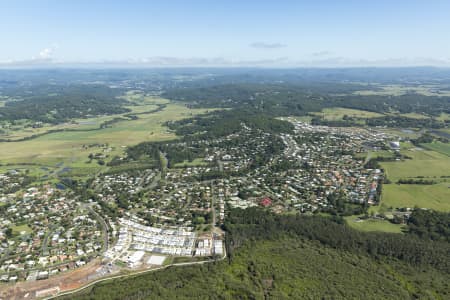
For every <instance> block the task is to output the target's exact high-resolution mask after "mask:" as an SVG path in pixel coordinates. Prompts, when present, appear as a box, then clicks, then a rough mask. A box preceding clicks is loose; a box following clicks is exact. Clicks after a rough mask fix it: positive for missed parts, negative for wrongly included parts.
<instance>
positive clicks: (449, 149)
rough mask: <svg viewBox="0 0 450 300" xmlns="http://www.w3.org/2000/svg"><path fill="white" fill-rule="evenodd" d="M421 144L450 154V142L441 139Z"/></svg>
mask: <svg viewBox="0 0 450 300" xmlns="http://www.w3.org/2000/svg"><path fill="white" fill-rule="evenodd" d="M420 146H422V147H423V148H426V149H429V150H434V151H436V152H439V153H441V154H444V155H447V156H450V143H442V142H439V141H434V142H432V143H426V144H420ZM449 159H450V158H449Z"/></svg>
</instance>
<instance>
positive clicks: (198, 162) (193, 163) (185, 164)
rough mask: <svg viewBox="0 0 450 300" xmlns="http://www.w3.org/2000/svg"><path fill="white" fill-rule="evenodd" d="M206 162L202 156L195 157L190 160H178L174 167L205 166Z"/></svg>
mask: <svg viewBox="0 0 450 300" xmlns="http://www.w3.org/2000/svg"><path fill="white" fill-rule="evenodd" d="M207 165H208V163H207V162H206V161H204V160H203V158H196V159H194V160H192V161H187V160H185V161H184V162H180V163H177V164H175V167H177V168H180V167H181V168H182V167H198V166H207Z"/></svg>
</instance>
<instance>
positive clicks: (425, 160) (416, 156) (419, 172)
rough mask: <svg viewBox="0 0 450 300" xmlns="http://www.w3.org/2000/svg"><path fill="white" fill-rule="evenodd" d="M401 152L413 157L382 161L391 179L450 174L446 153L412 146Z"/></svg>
mask: <svg viewBox="0 0 450 300" xmlns="http://www.w3.org/2000/svg"><path fill="white" fill-rule="evenodd" d="M401 152H402V154H404V155H407V156H408V157H411V159H407V160H403V161H393V162H383V163H382V166H383V167H384V168H385V169H386V173H387V176H388V178H389V179H390V180H391V181H396V180H398V179H400V178H417V177H421V176H423V177H429V178H439V177H441V176H450V160H449V159H448V156H446V155H444V154H441V153H438V152H436V151H430V150H423V149H420V148H412V149H409V150H404V151H401Z"/></svg>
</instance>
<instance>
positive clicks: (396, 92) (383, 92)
mask: <svg viewBox="0 0 450 300" xmlns="http://www.w3.org/2000/svg"><path fill="white" fill-rule="evenodd" d="M374 86H376V87H378V88H379V90H361V91H356V92H354V94H355V95H361V96H372V95H379V96H401V95H405V94H407V93H417V94H420V95H424V96H450V91H440V90H439V88H440V86H439V85H422V86H405V85H400V84H387V85H381V84H378V85H374Z"/></svg>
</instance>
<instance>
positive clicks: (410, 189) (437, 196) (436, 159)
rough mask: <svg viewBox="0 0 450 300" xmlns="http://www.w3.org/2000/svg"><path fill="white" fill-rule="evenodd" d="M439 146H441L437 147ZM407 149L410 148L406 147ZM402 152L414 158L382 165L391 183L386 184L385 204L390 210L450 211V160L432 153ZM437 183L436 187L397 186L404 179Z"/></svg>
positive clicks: (383, 195) (415, 150)
mask: <svg viewBox="0 0 450 300" xmlns="http://www.w3.org/2000/svg"><path fill="white" fill-rule="evenodd" d="M436 147H439V146H436ZM406 148H407V147H406ZM401 153H402V154H404V155H407V156H409V157H411V158H412V159H407V160H404V161H393V162H382V163H381V165H382V167H383V168H384V169H385V171H386V174H387V177H388V179H389V180H390V181H391V182H392V183H391V184H385V185H383V194H382V203H383V204H384V205H385V206H387V207H393V208H399V207H414V206H418V207H423V208H431V209H435V210H440V211H450V188H449V186H450V180H449V179H448V178H445V176H450V159H449V157H448V156H447V155H445V154H443V153H439V152H436V151H432V150H423V149H421V150H420V149H419V148H409V149H408V148H407V149H404V150H401ZM422 177H424V179H428V180H430V179H431V180H434V181H437V182H438V184H433V185H415V184H403V185H399V184H396V183H395V182H397V180H399V179H401V178H403V179H407V178H416V179H418V178H422Z"/></svg>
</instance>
